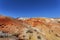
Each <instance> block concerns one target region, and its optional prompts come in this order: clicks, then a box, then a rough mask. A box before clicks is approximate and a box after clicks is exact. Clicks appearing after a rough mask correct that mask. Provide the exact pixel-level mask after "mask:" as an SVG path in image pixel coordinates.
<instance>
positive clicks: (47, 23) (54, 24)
mask: <svg viewBox="0 0 60 40" xmlns="http://www.w3.org/2000/svg"><path fill="white" fill-rule="evenodd" d="M18 20H23V22H25V23H26V24H28V25H30V26H31V27H34V28H37V29H39V30H40V33H41V34H42V35H44V37H46V39H47V40H60V18H42V17H40V18H25V19H20V18H18Z"/></svg>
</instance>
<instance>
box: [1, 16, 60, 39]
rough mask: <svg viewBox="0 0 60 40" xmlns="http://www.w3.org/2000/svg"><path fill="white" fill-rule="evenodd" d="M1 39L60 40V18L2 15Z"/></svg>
mask: <svg viewBox="0 0 60 40" xmlns="http://www.w3.org/2000/svg"><path fill="white" fill-rule="evenodd" d="M0 40H60V18H43V17H40V18H11V17H7V16H0Z"/></svg>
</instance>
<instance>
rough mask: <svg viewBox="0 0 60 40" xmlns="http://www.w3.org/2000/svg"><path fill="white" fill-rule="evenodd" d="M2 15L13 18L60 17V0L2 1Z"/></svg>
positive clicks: (0, 2) (0, 8)
mask: <svg viewBox="0 0 60 40" xmlns="http://www.w3.org/2000/svg"><path fill="white" fill-rule="evenodd" d="M0 14H1V15H6V16H11V17H60V0H0Z"/></svg>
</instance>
